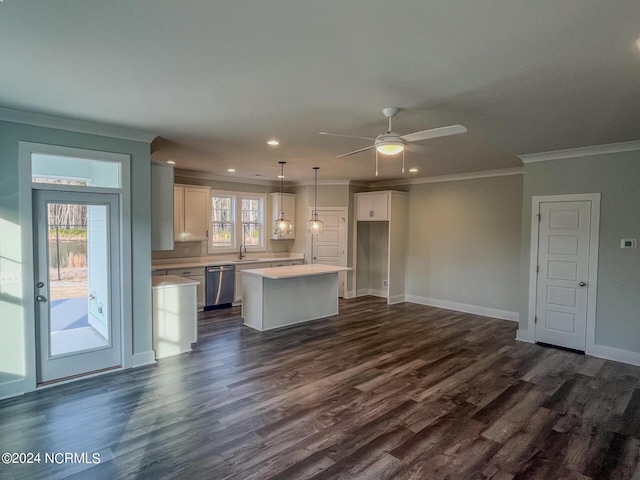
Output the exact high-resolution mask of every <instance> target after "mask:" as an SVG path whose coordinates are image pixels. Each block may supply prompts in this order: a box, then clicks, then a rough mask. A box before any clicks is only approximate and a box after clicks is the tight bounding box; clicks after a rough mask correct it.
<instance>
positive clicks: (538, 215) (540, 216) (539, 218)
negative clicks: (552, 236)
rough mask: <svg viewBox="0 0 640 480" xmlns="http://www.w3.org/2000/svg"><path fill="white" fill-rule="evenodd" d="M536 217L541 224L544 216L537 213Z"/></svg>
mask: <svg viewBox="0 0 640 480" xmlns="http://www.w3.org/2000/svg"><path fill="white" fill-rule="evenodd" d="M536 217H538V222H539V221H540V220H541V218H542V215H540V214H539V213H536Z"/></svg>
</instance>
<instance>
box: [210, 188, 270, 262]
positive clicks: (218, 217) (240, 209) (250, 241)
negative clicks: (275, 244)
mask: <svg viewBox="0 0 640 480" xmlns="http://www.w3.org/2000/svg"><path fill="white" fill-rule="evenodd" d="M265 203H266V195H263V194H257V193H244V192H224V191H216V190H214V191H212V192H211V232H212V235H211V239H210V241H209V248H208V251H209V253H223V252H231V251H236V250H238V249H239V248H240V245H242V246H244V247H246V249H247V250H256V251H257V250H264V249H265V227H264V217H265Z"/></svg>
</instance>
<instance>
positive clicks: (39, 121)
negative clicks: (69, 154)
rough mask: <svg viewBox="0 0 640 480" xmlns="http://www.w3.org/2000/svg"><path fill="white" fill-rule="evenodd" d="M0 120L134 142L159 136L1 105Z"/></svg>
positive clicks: (150, 140)
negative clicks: (12, 108)
mask: <svg viewBox="0 0 640 480" xmlns="http://www.w3.org/2000/svg"><path fill="white" fill-rule="evenodd" d="M0 120H3V121H6V122H13V123H22V124H26V125H34V126H36V127H47V128H55V129H56V130H67V131H70V132H80V133H88V134H91V135H100V136H102V137H111V138H118V139H121V140H133V141H134V142H144V143H151V142H152V141H153V139H154V138H156V137H157V135H156V134H154V133H149V132H143V131H141V130H132V129H129V128H122V127H116V126H113V125H104V124H100V123H92V122H86V121H82V120H73V119H70V118H63V117H55V116H52V115H43V114H41V113H33V112H23V111H20V110H11V109H9V108H4V107H0Z"/></svg>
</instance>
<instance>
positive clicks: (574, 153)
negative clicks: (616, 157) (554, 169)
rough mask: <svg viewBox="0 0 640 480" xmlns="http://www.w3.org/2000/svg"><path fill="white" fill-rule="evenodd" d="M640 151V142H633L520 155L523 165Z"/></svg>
mask: <svg viewBox="0 0 640 480" xmlns="http://www.w3.org/2000/svg"><path fill="white" fill-rule="evenodd" d="M634 150H640V140H636V141H633V142H621V143H609V144H606V145H594V146H591V147H580V148H569V149H566V150H554V151H551V152H541V153H530V154H526V155H518V158H519V159H520V160H522V163H533V162H548V161H550V160H563V159H565V158H576V157H589V156H591V155H608V154H611V153H621V152H632V151H634Z"/></svg>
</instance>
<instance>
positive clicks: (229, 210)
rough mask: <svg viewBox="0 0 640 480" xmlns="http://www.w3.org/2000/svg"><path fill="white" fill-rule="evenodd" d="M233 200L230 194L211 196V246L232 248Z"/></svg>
mask: <svg viewBox="0 0 640 480" xmlns="http://www.w3.org/2000/svg"><path fill="white" fill-rule="evenodd" d="M234 200H235V198H234V197H233V196H230V195H212V196H211V232H212V235H211V246H212V247H213V248H214V249H221V248H225V247H227V248H234V243H235V242H234V238H233V230H234V228H233V224H234V214H233V213H234V209H235V208H234V205H233V204H234Z"/></svg>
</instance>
